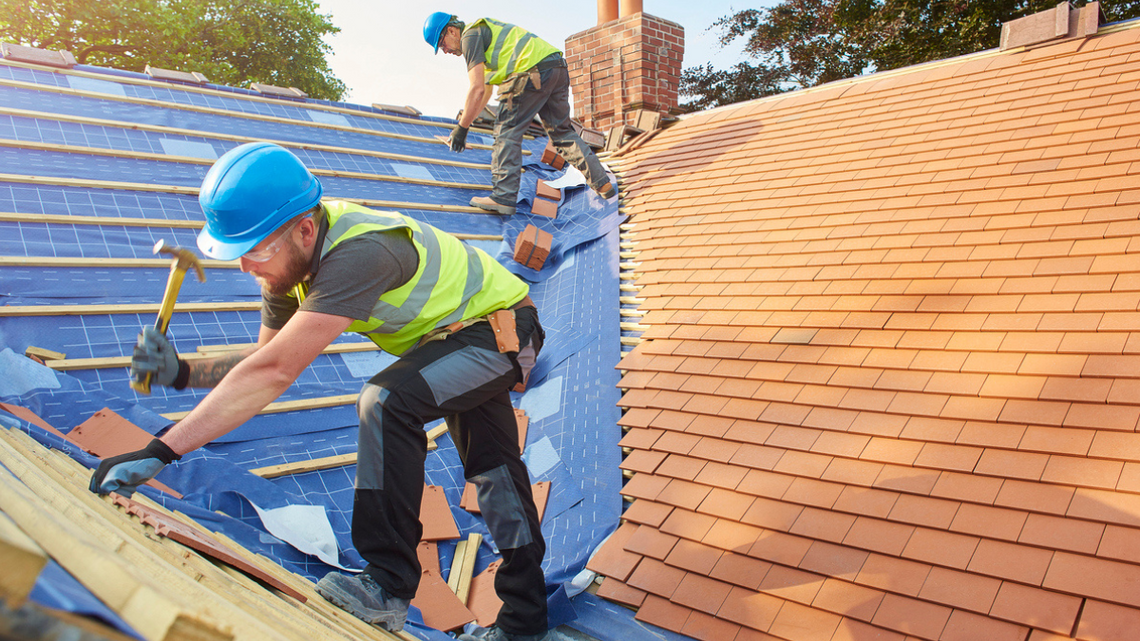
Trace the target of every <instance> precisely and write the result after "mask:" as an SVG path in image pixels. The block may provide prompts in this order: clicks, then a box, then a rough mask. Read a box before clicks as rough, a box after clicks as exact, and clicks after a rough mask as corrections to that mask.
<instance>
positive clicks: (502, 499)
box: [467, 465, 532, 550]
mask: <svg viewBox="0 0 1140 641" xmlns="http://www.w3.org/2000/svg"><path fill="white" fill-rule="evenodd" d="M467 480H468V481H471V482H472V483H474V484H475V487H476V488H477V489H478V490H479V491H478V494H477V498H478V500H479V511H480V512H481V513H482V514H483V519H484V520H486V521H487V529H488V530H490V531H491V538H493V539H495V545H497V546H498V547H499V549H500V550H513V549H516V548H521V547H522V546H524V545H527V544H528V543H530V542H531V540H532V539H531V536H530V526H529V525H528V524H527V520H526V510H524V509H523V503H522V497H521V496H519V493H518V491H517V490H516V489H515V484H514V483H513V482H512V481H511V474H510V472H508V471H507V466H506V465H500V466H499V467H496V468H494V469H492V470H489V471H487V472H485V473H483V474H478V475H476V476H472V477H471V478H469V479H467Z"/></svg>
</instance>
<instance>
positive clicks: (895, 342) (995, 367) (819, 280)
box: [590, 25, 1140, 641]
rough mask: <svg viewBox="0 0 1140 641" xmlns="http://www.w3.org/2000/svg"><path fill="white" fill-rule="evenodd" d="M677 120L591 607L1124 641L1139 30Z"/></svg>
mask: <svg viewBox="0 0 1140 641" xmlns="http://www.w3.org/2000/svg"><path fill="white" fill-rule="evenodd" d="M1130 27H1131V25H1123V26H1116V27H1113V28H1106V29H1102V30H1101V32H1100V33H1099V34H1098V35H1096V36H1093V37H1089V38H1081V39H1075V40H1069V41H1065V42H1061V43H1057V44H1053V45H1048V46H1041V47H1036V48H1031V49H1028V50H1013V51H1009V52H1004V53H997V52H986V53H982V54H977V55H973V56H967V57H963V58H958V59H953V60H949V61H943V62H940V63H935V64H930V65H925V66H921V67H915V68H911V69H907V70H903V71H901V72H895V73H890V74H882V75H877V76H870V77H866V78H861V79H856V80H854V81H847V82H842V83H836V84H833V85H828V86H825V87H822V88H819V89H817V90H811V91H803V92H796V93H792V94H787V95H784V96H779V97H774V98H769V99H764V100H759V101H754V102H750V103H743V104H741V105H737V106H733V107H730V108H724V109H719V110H714V111H710V112H705V113H702V114H698V115H695V116H693V117H689V118H686V119H683V120H682V121H681V122H680V123H679V124H677V125H676V126H674V127H671V128H669V129H667V130H665V131H664V132H662V133H661V134H660V135H658V136H656V137H655V138H653V139H652V140H651V141H649V142H648V143H646V144H645V145H644V146H642V147H641V148H638V149H636V150H634V151H632V152H630V153H629V154H628V155H627V156H626V157H625V158H624V159H621V160H620V162H621V164H622V166H623V189H624V193H625V197H624V201H625V203H626V205H627V208H628V211H629V213H630V214H631V215H632V222H633V230H634V234H633V238H634V240H635V241H636V251H637V252H638V253H637V256H636V259H635V260H636V261H637V263H638V266H637V270H638V273H639V277H638V279H637V281H636V282H637V284H638V285H639V286H641V287H642V289H641V291H640V293H639V294H638V296H639V297H640V298H641V299H643V301H644V302H643V303H641V309H642V310H645V311H646V312H647V314H646V315H645V317H644V320H643V321H642V324H643V325H646V326H648V328H647V329H646V331H645V333H644V334H643V336H642V338H643V339H645V340H644V342H642V343H641V344H640V345H639V346H638V347H637V348H636V349H634V350H633V351H632V352H631V353H629V354H628V355H627V356H626V357H625V358H624V360H623V361H622V363H621V365H620V368H621V369H622V370H624V371H625V378H624V379H623V382H622V386H623V387H624V388H626V393H625V395H624V398H623V400H622V402H621V404H622V405H623V407H624V408H625V409H626V412H625V414H624V417H623V419H622V421H621V423H622V424H623V426H624V427H625V428H626V429H627V430H628V431H627V433H626V436H625V437H624V439H623V441H622V445H623V446H624V447H626V448H627V449H628V452H629V453H628V457H627V458H626V459H625V462H624V464H623V467H624V468H625V469H626V470H627V471H628V472H629V473H630V475H631V478H630V479H629V480H628V482H627V484H626V485H625V488H624V490H623V495H625V496H626V497H627V498H628V499H631V500H632V503H631V504H630V505H629V508H628V509H627V511H626V512H625V514H624V519H625V522H624V524H623V525H622V527H621V528H620V529H619V530H618V532H617V533H616V534H615V535H614V536H613V537H612V538H611V540H610V541H609V542H608V543H607V544H606V545H605V546H604V547H603V548H602V550H601V551H600V552H599V554H598V556H596V557H595V558H594V559H593V560H592V561H591V564H590V567H591V568H593V569H595V570H598V571H599V572H601V573H602V574H604V575H606V576H607V577H608V578H607V579H606V580H605V581H604V582H603V584H602V586H601V589H600V592H599V593H600V594H601V595H603V596H606V597H608V598H610V599H613V600H615V601H618V602H621V603H625V604H628V605H631V606H634V607H638V608H639V612H638V615H637V616H638V618H639V619H640V620H643V621H646V622H649V623H653V624H656V625H659V626H662V627H664V628H668V629H670V630H674V631H677V632H681V633H684V634H686V635H689V636H691V637H694V638H698V639H710V640H712V639H715V640H717V641H722V640H729V641H731V640H733V639H735V640H736V641H752V640H759V639H771V638H776V639H786V640H789V641H809V640H810V641H821V640H822V641H829V640H830V641H840V640H857V641H870V640H872V639H876V640H878V639H882V640H899V641H902V640H903V639H907V640H911V639H925V640H929V641H936V640H937V641H957V640H965V639H987V640H1004V639H1010V640H1011V641H1012V640H1015V639H1016V640H1022V641H1024V640H1026V639H1029V640H1031V641H1047V640H1048V641H1058V640H1061V639H1069V638H1078V639H1098V640H1110V639H1134V638H1136V635H1137V632H1136V630H1138V629H1140V589H1138V588H1140V434H1137V433H1136V427H1137V422H1138V419H1140V393H1138V392H1140V28H1130Z"/></svg>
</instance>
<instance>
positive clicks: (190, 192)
mask: <svg viewBox="0 0 1140 641" xmlns="http://www.w3.org/2000/svg"><path fill="white" fill-rule="evenodd" d="M0 182H7V183H24V184H29V185H51V186H54V187H84V188H87V189H121V190H125V191H144V192H160V193H171V194H181V195H184V196H197V195H198V191H199V189H198V187H183V186H181V185H152V184H149V183H128V182H120V181H111V180H88V179H84V178H55V177H52V176H27V175H21V174H0ZM326 200H343V201H346V202H350V203H356V204H358V205H364V206H365V207H381V208H387V209H412V210H417V209H418V210H421V211H444V212H447V211H454V212H462V213H468V214H486V215H488V216H496V215H497V214H495V213H493V212H489V211H487V210H485V209H479V208H478V207H464V206H463V205H436V204H434V203H408V202H397V201H393V200H373V199H370V198H346V197H341V196H331V195H330V196H328V197H327V198H326Z"/></svg>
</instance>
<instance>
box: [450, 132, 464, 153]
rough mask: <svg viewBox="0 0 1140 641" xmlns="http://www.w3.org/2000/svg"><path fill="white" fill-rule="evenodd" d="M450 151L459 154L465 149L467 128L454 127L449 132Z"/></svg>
mask: <svg viewBox="0 0 1140 641" xmlns="http://www.w3.org/2000/svg"><path fill="white" fill-rule="evenodd" d="M449 142H450V143H451V150H452V151H454V152H455V153H459V152H461V151H463V150H464V149H467V127H463V126H460V125H456V126H455V129H452V130H451V138H450V140H449Z"/></svg>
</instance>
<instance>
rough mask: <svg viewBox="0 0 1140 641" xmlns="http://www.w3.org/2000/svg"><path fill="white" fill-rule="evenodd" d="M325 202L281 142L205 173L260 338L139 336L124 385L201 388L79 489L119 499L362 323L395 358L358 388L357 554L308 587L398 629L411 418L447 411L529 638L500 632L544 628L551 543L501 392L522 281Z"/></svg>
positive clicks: (528, 321)
mask: <svg viewBox="0 0 1140 641" xmlns="http://www.w3.org/2000/svg"><path fill="white" fill-rule="evenodd" d="M321 196H322V188H321V183H320V181H319V180H317V178H316V177H315V176H313V174H312V173H311V172H310V171H309V170H308V169H307V168H306V167H305V166H304V165H303V164H302V163H301V161H300V160H298V159H297V157H296V156H294V155H293V154H292V153H290V152H289V151H287V150H285V149H284V148H282V147H279V146H277V145H273V144H269V143H263V142H259V143H250V144H246V145H241V146H240V147H237V148H235V149H233V150H231V151H229V152H228V153H226V154H225V155H224V156H222V157H221V158H220V159H218V161H217V162H215V163H214V165H213V166H212V167H211V168H210V170H209V171H208V172H207V174H206V178H205V180H204V181H203V183H202V189H201V192H200V195H199V202H200V203H201V205H202V210H203V212H204V213H205V215H206V225H205V228H204V229H203V230H202V232H201V234H200V235H199V237H198V247H199V248H200V249H201V250H202V252H203V253H204V254H205V255H206V256H209V257H210V258H215V259H219V260H234V259H237V260H239V261H240V264H241V269H242V271H244V272H247V273H249V274H251V275H252V276H254V277H255V278H257V280H258V282H259V283H260V284H261V296H262V306H261V328H260V332H259V334H258V339H257V343H256V344H255V345H254V346H252V347H250V348H247V349H244V350H241V351H235V352H231V353H228V354H225V355H222V356H218V357H215V358H210V359H202V360H194V361H192V362H188V361H186V360H183V359H180V358H179V357H178V353H177V352H176V351H175V349H174V347H173V346H172V345H171V343H170V342H169V341H168V340H167V339H166V337H165V336H164V335H163V334H162V333H160V332H158V331H157V330H154V329H153V328H146V329H144V330H143V331H142V332H141V333H140V335H139V338H138V344H137V346H136V347H135V349H134V355H133V357H132V359H131V371H130V375H131V377H132V378H133V379H136V380H141V379H142V378H144V377H145V376H147V375H150V376H151V377H152V381H153V382H155V383H157V384H162V385H167V386H170V387H173V388H174V389H176V390H181V389H183V388H185V387H205V388H213V389H212V390H211V391H210V393H209V394H208V395H207V396H206V397H205V398H203V399H202V401H201V402H200V403H199V404H198V406H197V407H195V408H194V409H193V410H192V411H191V412H190V413H189V414H188V415H187V416H186V418H184V419H182V420H181V421H179V422H178V423H177V424H176V425H174V426H173V427H172V428H170V430H169V431H168V432H166V433H165V434H163V435H162V436H161V438H155V439H153V440H152V441H151V442H150V443H149V444H148V445H147V446H146V447H145V448H143V449H141V450H139V451H137V452H131V453H128V454H124V455H121V456H116V457H112V458H108V459H107V460H105V461H103V462H102V463H100V465H99V467H98V468H97V469H96V470H95V472H94V473H93V474H92V477H91V484H90V488H91V490H92V491H93V492H98V493H101V494H106V493H108V492H118V493H120V494H124V495H127V496H130V495H131V494H132V493H133V492H134V491H135V489H136V488H137V487H138V486H139V485H140V484H142V483H145V482H146V481H148V480H149V479H151V478H153V477H154V476H155V475H156V474H158V473H159V471H160V470H162V468H163V467H164V466H166V465H168V464H170V463H173V462H174V461H176V460H178V459H179V458H181V457H182V455H184V454H186V453H187V452H190V451H191V450H194V449H197V448H199V447H201V446H203V445H205V444H207V443H209V442H211V441H213V440H215V439H217V438H218V437H220V436H222V435H224V434H227V433H229V432H230V431H232V430H234V429H235V428H237V427H239V426H240V425H241V424H242V423H244V422H245V421H247V420H249V419H250V418H252V417H253V416H255V415H257V414H258V413H259V412H260V411H261V410H262V409H264V408H265V406H266V405H268V404H269V403H271V402H273V401H274V400H276V399H277V398H278V397H279V396H280V395H281V394H282V393H283V392H284V391H285V390H286V389H287V388H288V387H289V386H290V385H291V384H292V383H293V381H294V380H296V379H297V377H298V376H299V375H300V374H301V373H302V372H303V371H304V370H305V368H306V367H308V365H309V364H310V363H312V362H313V361H314V360H315V359H316V358H317V356H319V355H320V354H321V353H322V351H323V350H324V349H325V348H326V347H328V346H329V344H330V343H332V342H333V340H334V339H335V338H336V337H338V336H339V335H340V334H341V333H342V332H358V333H361V334H363V335H364V336H367V337H368V338H370V339H372V341H373V342H375V343H376V344H377V345H378V346H379V347H381V348H382V349H384V350H385V351H388V352H390V353H392V354H396V355H398V356H399V357H400V358H399V359H398V360H397V361H396V362H395V363H394V364H393V365H391V366H389V367H388V368H386V369H384V370H383V371H381V372H379V373H377V374H376V375H375V376H374V377H372V378H371V379H370V380H369V381H368V382H367V383H366V384H365V385H364V387H363V389H362V390H361V392H360V396H359V398H358V400H357V405H356V408H357V413H358V415H359V422H360V425H359V441H358V454H357V467H356V487H355V495H354V503H353V514H352V540H353V544H354V545H355V547H356V550H357V551H358V552H359V553H360V555H361V556H362V557H363V558H364V559H365V560H366V561H367V562H368V565H367V567H366V568H365V570H364V572H362V573H360V574H357V575H348V574H342V573H340V572H332V573H330V574H328V575H327V576H325V577H324V578H323V579H321V580H320V582H318V583H317V591H318V592H319V593H320V594H321V595H323V596H324V597H325V598H327V599H328V600H330V601H332V602H333V603H335V604H337V605H338V606H340V607H342V608H344V609H345V610H348V611H349V612H351V613H352V614H354V615H356V616H358V617H360V618H361V619H364V620H365V621H368V622H370V623H373V624H377V625H380V626H382V627H384V628H386V629H388V630H391V631H398V630H401V629H402V628H403V627H404V622H405V619H406V617H407V612H408V604H409V602H410V601H411V599H412V598H413V597H414V596H415V594H416V589H417V587H418V585H419V581H420V574H421V570H420V564H419V560H418V557H417V555H416V548H417V546H418V544H419V542H420V536H421V534H422V526H421V525H420V520H419V511H420V500H421V498H422V495H423V489H424V482H423V478H424V460H425V457H426V448H427V437H426V434H425V432H424V429H423V428H424V424H425V423H427V422H430V421H434V420H437V419H440V418H445V419H447V425H448V429H449V430H450V432H451V436H452V439H453V440H454V442H455V445H456V447H457V449H458V450H459V456H460V458H461V459H462V461H463V466H464V475H465V476H466V478H467V480H468V481H470V482H472V483H474V484H475V486H476V487H477V488H478V501H479V506H480V509H481V511H482V513H483V516H484V518H485V519H486V522H487V528H488V529H489V530H490V532H491V535H492V537H493V538H494V541H495V543H496V544H497V545H498V547H499V549H500V551H501V552H502V556H503V564H502V566H501V567H500V568H499V570H498V573H497V577H496V580H495V585H496V588H497V590H498V591H499V596H500V598H501V599H502V600H503V608H502V610H501V611H500V613H499V622H500V625H501V626H503V628H504V629H506V630H510V631H512V632H518V633H522V634H523V636H511V635H508V636H507V637H506V638H510V639H518V638H522V639H530V638H536V639H537V638H539V637H540V636H541V635H542V634H543V633H545V631H546V620H547V619H546V591H545V587H546V586H545V580H544V577H543V573H542V557H543V554H544V553H545V550H546V544H545V542H544V541H543V538H542V531H541V529H540V524H539V520H538V512H537V510H536V508H535V504H534V499H533V497H532V495H531V484H530V477H529V475H528V474H527V470H526V466H525V465H524V464H523V462H522V458H521V454H520V452H519V437H518V425H517V422H516V419H515V415H514V410H513V408H512V407H511V399H510V396H509V391H510V390H511V389H512V388H515V387H517V386H518V385H520V384H523V383H524V382H525V380H526V376H527V374H528V373H529V372H530V368H531V367H532V366H533V365H534V361H535V358H536V357H537V355H538V352H539V350H540V349H541V348H542V341H543V337H544V334H543V331H542V327H541V325H540V324H539V321H538V313H537V311H536V310H535V307H534V304H533V303H532V302H531V299H530V296H528V287H527V285H526V283H524V282H523V281H522V280H520V279H518V278H517V277H516V276H514V275H513V274H511V273H510V272H509V271H507V270H506V269H505V268H504V267H503V266H502V265H500V264H499V263H497V262H495V260H494V259H492V258H491V257H490V256H488V255H487V254H486V253H484V252H483V251H481V250H479V249H476V248H473V247H470V246H468V245H466V244H465V243H462V242H461V241H459V240H458V239H457V238H455V237H454V236H452V235H450V234H447V233H445V232H443V231H440V230H438V229H435V228H434V227H431V226H430V225H427V224H424V223H420V222H418V221H416V220H413V219H412V218H409V217H407V216H403V215H400V214H397V213H394V212H387V211H376V210H370V209H366V208H365V207H362V206H359V205H355V204H352V203H348V202H345V201H340V200H322V199H321ZM526 635H533V636H526ZM499 638H502V637H499Z"/></svg>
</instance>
